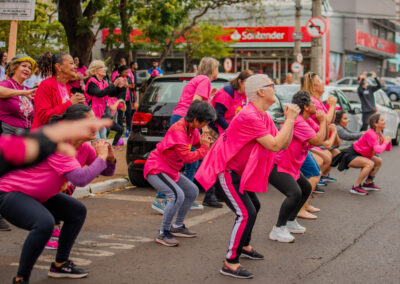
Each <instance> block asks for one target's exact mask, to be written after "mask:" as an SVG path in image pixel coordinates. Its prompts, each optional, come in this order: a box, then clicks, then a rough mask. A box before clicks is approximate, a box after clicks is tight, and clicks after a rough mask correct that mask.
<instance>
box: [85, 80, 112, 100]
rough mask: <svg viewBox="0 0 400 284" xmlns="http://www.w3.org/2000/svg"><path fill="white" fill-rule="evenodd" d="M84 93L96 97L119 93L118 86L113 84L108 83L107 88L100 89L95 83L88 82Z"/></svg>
mask: <svg viewBox="0 0 400 284" xmlns="http://www.w3.org/2000/svg"><path fill="white" fill-rule="evenodd" d="M86 93H88V94H89V95H91V96H94V97H98V98H103V97H105V96H107V95H108V96H110V97H115V96H116V95H117V94H118V93H119V88H117V87H115V86H114V85H113V84H110V85H109V86H108V87H107V88H105V89H103V90H101V89H100V88H99V86H97V85H96V84H95V83H93V82H90V83H89V85H88V88H87V90H86Z"/></svg>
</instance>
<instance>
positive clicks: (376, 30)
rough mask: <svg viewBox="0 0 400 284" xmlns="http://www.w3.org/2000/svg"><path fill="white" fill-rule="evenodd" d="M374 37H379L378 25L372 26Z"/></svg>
mask: <svg viewBox="0 0 400 284" xmlns="http://www.w3.org/2000/svg"><path fill="white" fill-rule="evenodd" d="M372 35H373V36H376V37H379V27H378V26H377V25H372Z"/></svg>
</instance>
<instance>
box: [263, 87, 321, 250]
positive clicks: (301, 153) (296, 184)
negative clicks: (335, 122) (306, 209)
mask: <svg viewBox="0 0 400 284" xmlns="http://www.w3.org/2000/svg"><path fill="white" fill-rule="evenodd" d="M292 103H293V104H296V105H297V106H298V107H299V108H300V114H299V115H298V116H297V118H296V121H295V123H294V128H293V139H292V141H291V142H290V144H289V147H288V148H287V149H285V150H282V151H280V152H279V153H278V154H277V155H276V159H275V166H274V169H273V170H272V172H271V175H270V177H269V182H270V184H272V185H273V186H274V187H275V188H276V189H278V190H279V191H280V192H282V193H283V194H284V195H285V196H286V199H285V200H284V201H283V203H282V206H281V208H280V211H279V217H278V221H277V223H276V225H275V226H274V227H273V229H272V231H271V233H270V234H269V238H270V239H271V240H275V241H279V242H285V243H290V242H293V241H294V240H295V238H294V236H293V235H292V234H291V233H295V234H303V233H304V232H305V231H306V228H304V227H303V226H301V225H300V224H299V223H298V222H297V220H296V217H297V214H298V212H299V211H300V209H301V208H302V206H303V205H304V204H305V202H306V201H307V199H308V198H309V196H310V194H311V189H312V187H311V184H310V183H309V182H308V180H307V178H306V177H304V176H303V174H302V173H301V172H300V168H301V166H302V165H303V163H304V161H305V160H306V157H307V154H308V151H309V149H310V148H311V147H312V146H320V145H322V143H323V141H324V140H325V136H326V130H327V129H326V117H325V113H324V112H323V111H321V110H318V111H316V108H315V103H314V100H312V99H311V97H310V94H309V93H308V92H305V91H299V92H297V93H296V94H295V95H294V96H293V99H292ZM311 115H315V116H316V118H317V121H318V125H317V124H316V123H315V122H314V120H313V119H311V118H310V116H311Z"/></svg>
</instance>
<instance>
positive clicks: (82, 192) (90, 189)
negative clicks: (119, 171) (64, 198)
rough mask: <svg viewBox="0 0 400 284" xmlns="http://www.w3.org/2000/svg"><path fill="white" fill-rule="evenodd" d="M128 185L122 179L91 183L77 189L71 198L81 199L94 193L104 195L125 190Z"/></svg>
mask: <svg viewBox="0 0 400 284" xmlns="http://www.w3.org/2000/svg"><path fill="white" fill-rule="evenodd" d="M130 185H131V183H130V181H129V180H127V179H124V178H117V179H110V180H106V181H102V182H96V183H92V184H89V185H87V186H85V187H77V188H76V189H75V191H74V193H73V194H72V197H74V198H83V197H88V196H93V195H94V194H96V193H97V194H98V193H104V192H107V191H111V190H114V189H119V188H125V187H127V186H130Z"/></svg>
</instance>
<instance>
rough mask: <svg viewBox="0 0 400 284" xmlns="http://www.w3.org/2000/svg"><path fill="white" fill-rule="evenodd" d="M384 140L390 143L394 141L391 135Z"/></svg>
mask: <svg viewBox="0 0 400 284" xmlns="http://www.w3.org/2000/svg"><path fill="white" fill-rule="evenodd" d="M384 141H385V142H387V143H390V142H392V138H390V137H389V136H386V137H385V140H384Z"/></svg>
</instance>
